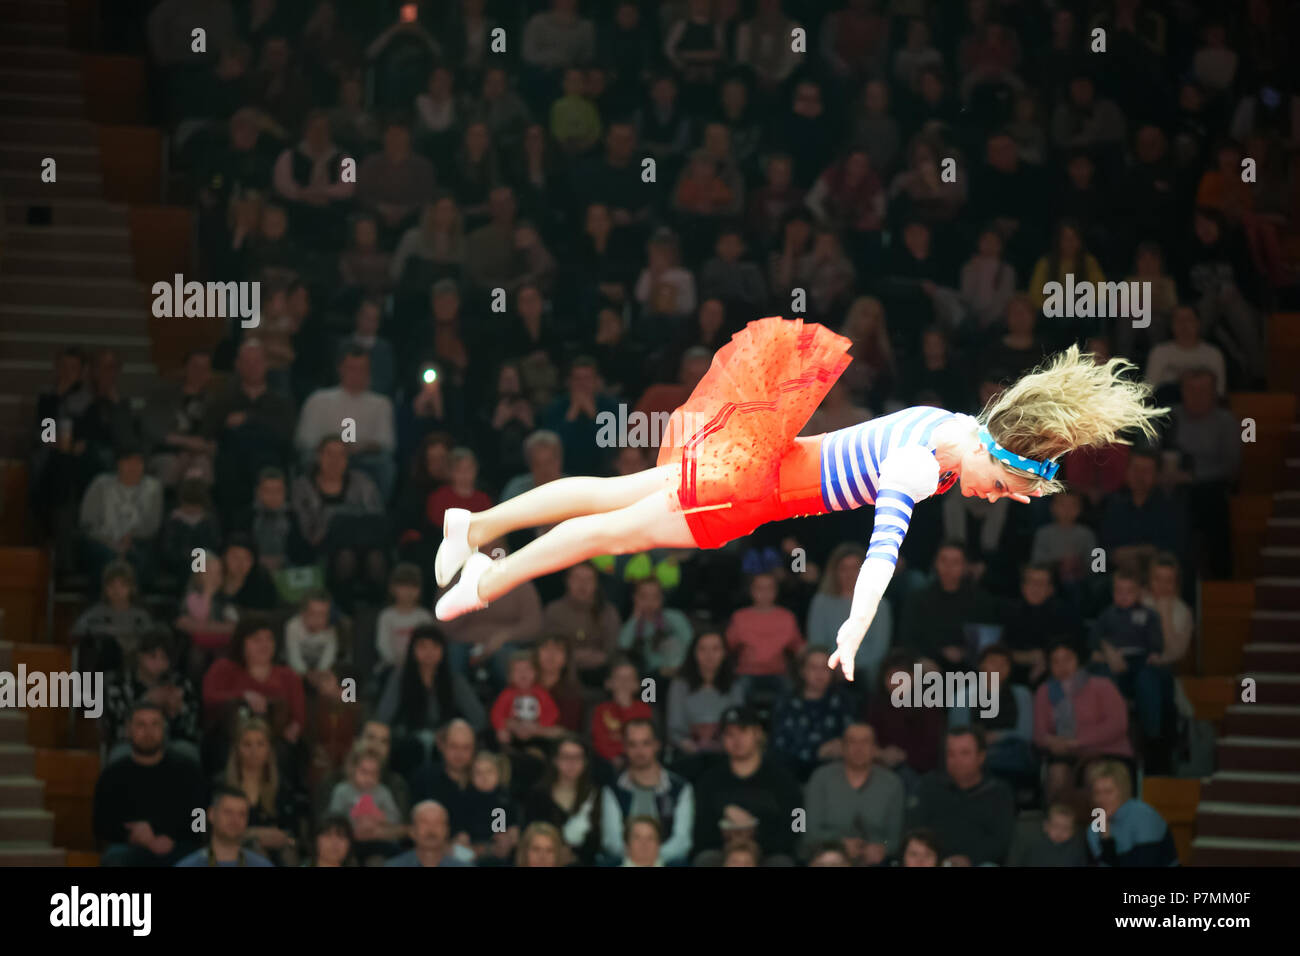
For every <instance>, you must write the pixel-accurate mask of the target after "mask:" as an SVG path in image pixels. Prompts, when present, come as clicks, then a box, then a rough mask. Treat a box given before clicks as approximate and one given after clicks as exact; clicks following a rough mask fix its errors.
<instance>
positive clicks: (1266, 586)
mask: <svg viewBox="0 0 1300 956" xmlns="http://www.w3.org/2000/svg"><path fill="white" fill-rule="evenodd" d="M1268 336H1269V361H1270V368H1269V377H1268V381H1269V389H1270V390H1269V391H1268V392H1263V393H1237V394H1233V395H1232V396H1230V406H1231V408H1232V410H1233V412H1234V415H1235V416H1236V417H1237V418H1238V419H1239V420H1242V419H1246V418H1252V419H1254V420H1255V423H1256V428H1257V433H1256V441H1255V442H1254V443H1248V444H1246V445H1245V446H1244V449H1243V467H1242V478H1241V482H1240V484H1239V487H1238V493H1237V494H1236V495H1235V496H1234V497H1233V499H1232V502H1231V508H1232V536H1233V565H1234V579H1233V580H1229V581H1204V582H1202V585H1201V593H1200V607H1199V609H1198V619H1199V621H1200V628H1199V634H1198V641H1197V645H1196V651H1197V653H1196V660H1195V661H1194V662H1193V664H1192V665H1191V666H1192V667H1193V668H1194V670H1195V673H1194V674H1185V675H1183V677H1182V682H1183V686H1184V689H1185V690H1186V691H1187V694H1188V697H1189V698H1190V699H1191V701H1192V703H1193V705H1194V706H1195V709H1196V712H1197V716H1198V717H1199V718H1201V719H1204V720H1208V721H1210V722H1212V723H1213V724H1214V727H1215V730H1216V734H1217V739H1216V742H1215V761H1214V766H1215V770H1214V772H1213V773H1212V774H1211V775H1210V776H1209V777H1206V778H1204V779H1179V778H1173V777H1151V778H1147V780H1146V781H1145V782H1144V785H1143V794H1142V795H1143V799H1144V800H1146V801H1147V802H1148V803H1151V804H1152V805H1153V806H1155V807H1156V808H1157V809H1158V810H1160V812H1161V813H1162V814H1163V815H1164V817H1165V819H1166V820H1168V821H1169V823H1170V826H1171V828H1172V830H1173V833H1174V838H1175V842H1176V843H1177V845H1178V849H1179V855H1180V858H1181V859H1182V861H1183V862H1184V863H1188V864H1191V865H1193V866H1297V865H1300V417H1298V416H1297V406H1298V404H1300V313H1275V314H1274V315H1272V316H1270V317H1269V320H1268ZM1246 678H1250V679H1251V680H1253V681H1254V682H1255V699H1254V701H1253V702H1244V701H1243V700H1242V697H1243V682H1244V681H1245V680H1246Z"/></svg>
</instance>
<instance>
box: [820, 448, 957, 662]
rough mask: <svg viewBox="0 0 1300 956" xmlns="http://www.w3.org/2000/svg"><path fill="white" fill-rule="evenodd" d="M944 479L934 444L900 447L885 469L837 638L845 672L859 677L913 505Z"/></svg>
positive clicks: (837, 658)
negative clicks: (858, 660)
mask: <svg viewBox="0 0 1300 956" xmlns="http://www.w3.org/2000/svg"><path fill="white" fill-rule="evenodd" d="M938 485H939V463H938V462H937V461H936V460H935V457H934V455H933V454H931V453H930V451H929V450H928V449H925V448H922V447H920V446H906V447H903V448H899V449H897V450H895V451H894V452H893V453H892V454H890V455H889V457H888V458H886V459H885V461H884V464H883V465H882V467H881V469H880V490H879V491H877V492H876V519H875V524H874V526H873V527H872V529H871V542H870V544H869V545H868V546H867V558H866V560H865V561H863V562H862V570H861V571H860V572H858V582H857V584H856V585H854V588H853V603H852V605H851V606H850V608H849V616H848V619H847V620H846V621H845V622H844V623H843V624H842V625H840V630H839V633H838V634H837V635H836V638H835V645H836V649H835V653H834V654H832V655H831V657H830V661H829V664H830V666H831V667H832V668H833V667H834V666H835V665H836V664H839V665H840V666H841V667H842V668H843V670H844V676H845V678H846V679H848V680H853V663H854V658H855V657H856V656H857V653H858V647H859V646H860V645H861V644H862V639H863V638H864V637H865V636H866V634H867V628H868V627H870V626H871V621H872V619H873V618H874V617H875V616H876V609H877V608H878V607H879V606H880V601H881V599H882V598H883V597H884V596H885V588H887V587H888V586H889V581H890V578H892V577H893V576H894V568H895V566H897V564H898V549H899V546H900V545H902V543H903V537H904V536H905V535H906V534H907V527H908V524H909V523H910V522H911V520H912V508H913V507H914V506H915V505H916V503H917V502H918V501H921V500H922V499H924V498H928V497H929V496H930V495H932V494H934V490H935V488H937V487H938Z"/></svg>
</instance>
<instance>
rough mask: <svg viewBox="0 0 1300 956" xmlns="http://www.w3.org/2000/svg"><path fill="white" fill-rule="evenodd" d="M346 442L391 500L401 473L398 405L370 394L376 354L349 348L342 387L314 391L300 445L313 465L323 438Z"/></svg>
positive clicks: (341, 373) (305, 412) (300, 431)
mask: <svg viewBox="0 0 1300 956" xmlns="http://www.w3.org/2000/svg"><path fill="white" fill-rule="evenodd" d="M335 435H337V436H339V437H341V438H342V439H343V442H344V444H345V446H346V447H347V449H348V452H349V454H350V457H351V463H352V464H353V465H354V466H355V467H357V468H359V469H361V470H362V471H364V472H365V473H366V474H367V475H369V476H370V477H371V478H372V479H374V482H375V484H376V485H378V487H379V491H380V494H382V495H383V497H384V498H385V499H387V498H388V496H389V495H390V494H391V493H392V490H393V480H394V477H395V473H396V465H395V463H394V451H395V448H396V445H397V442H396V438H395V436H394V433H393V403H392V402H390V401H389V400H388V399H387V398H385V397H384V396H383V395H379V394H377V393H375V392H372V391H370V353H368V352H367V351H366V350H365V349H363V348H360V347H352V348H349V349H348V350H347V351H346V352H345V353H344V354H343V358H342V359H341V360H340V362H339V384H338V385H337V386H336V387H334V388H322V389H318V390H317V391H315V392H313V393H312V394H311V395H310V396H309V397H308V399H307V401H306V402H305V403H303V406H302V414H301V415H300V416H299V419H298V433H297V436H296V437H295V438H294V444H295V445H296V446H297V448H298V451H299V453H300V454H301V455H302V458H303V462H304V463H310V462H311V461H312V460H313V458H314V457H315V454H316V449H317V448H318V447H319V445H320V442H321V441H322V439H324V438H327V437H332V436H335Z"/></svg>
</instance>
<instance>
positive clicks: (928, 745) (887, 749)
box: [867, 651, 946, 794]
mask: <svg viewBox="0 0 1300 956" xmlns="http://www.w3.org/2000/svg"><path fill="white" fill-rule="evenodd" d="M915 663H916V659H915V658H913V657H912V656H911V655H910V654H908V653H906V652H904V651H895V652H894V653H892V654H890V656H889V657H886V658H885V660H884V661H883V662H882V663H881V665H880V680H879V682H878V686H877V687H876V688H875V691H876V692H875V693H874V694H872V695H871V698H870V701H869V702H868V704H867V723H868V724H870V725H871V729H872V730H874V731H875V733H876V745H877V747H878V748H879V752H878V754H877V757H876V759H877V760H878V761H879V762H880V763H882V764H884V765H885V766H886V767H888V768H889V769H890V770H892V771H894V773H896V774H897V775H898V776H899V779H901V780H902V781H903V784H904V786H905V787H906V788H907V790H908V793H909V794H910V793H911V792H912V791H913V790H915V788H916V784H917V782H918V781H919V779H920V776H921V775H922V774H925V773H929V772H930V771H932V770H934V769H935V768H936V767H937V766H938V765H939V757H940V750H939V743H940V741H941V740H942V739H943V734H944V726H945V723H946V718H945V716H944V713H943V711H942V710H940V709H938V708H937V707H923V708H921V709H920V710H919V711H915V710H910V709H905V708H901V707H895V706H893V704H891V703H890V696H891V695H892V694H893V692H894V690H895V689H896V688H897V687H899V686H900V684H901V682H903V681H909V682H910V681H911V680H912V676H913V665H914V664H915Z"/></svg>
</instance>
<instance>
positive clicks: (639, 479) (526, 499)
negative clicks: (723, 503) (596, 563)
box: [468, 465, 680, 554]
mask: <svg viewBox="0 0 1300 956" xmlns="http://www.w3.org/2000/svg"><path fill="white" fill-rule="evenodd" d="M678 468H679V466H677V465H663V466H661V467H659V468H648V469H646V470H645V471H638V472H636V473H635V474H632V475H619V476H617V477H614V478H582V477H577V478H557V479H556V480H555V481H550V482H547V483H546V484H544V485H542V486H540V487H538V488H533V489H531V490H530V491H526V492H524V493H523V494H522V495H517V496H516V497H514V498H511V499H510V500H509V501H503V502H501V504H499V505H496V506H495V507H492V508H489V509H488V510H487V511H480V512H479V513H477V514H475V515H471V516H470V519H469V531H468V538H469V546H470V547H471V548H480V547H482V546H483V545H485V544H487V543H488V542H489V541H495V540H496V539H497V538H499V537H501V536H502V535H504V534H509V533H510V532H511V531H518V530H519V529H520V528H535V527H538V526H540V525H548V524H554V523H555V522H557V521H564V520H566V519H568V518H576V517H578V516H580V515H598V514H602V513H604V512H607V511H617V510H618V509H620V508H626V507H627V506H628V505H632V504H635V503H636V502H638V501H640V500H641V499H643V498H645V497H646V496H648V495H650V494H653V493H655V492H657V491H660V490H662V489H664V488H667V487H668V486H669V485H671V484H672V483H673V482H674V481H675V480H676V477H677V476H678V475H679V474H680V471H679V470H678ZM595 553H596V554H600V553H601V552H599V551H597V552H595Z"/></svg>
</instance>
